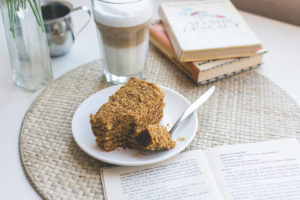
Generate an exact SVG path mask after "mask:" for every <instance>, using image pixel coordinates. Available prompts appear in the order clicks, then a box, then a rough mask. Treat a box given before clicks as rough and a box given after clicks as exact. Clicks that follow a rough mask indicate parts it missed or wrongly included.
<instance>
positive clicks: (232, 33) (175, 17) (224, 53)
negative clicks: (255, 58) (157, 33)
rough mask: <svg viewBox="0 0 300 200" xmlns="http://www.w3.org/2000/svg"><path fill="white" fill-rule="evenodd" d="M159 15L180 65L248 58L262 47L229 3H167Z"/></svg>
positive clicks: (211, 0) (217, 0)
mask: <svg viewBox="0 0 300 200" xmlns="http://www.w3.org/2000/svg"><path fill="white" fill-rule="evenodd" d="M159 14H160V17H161V19H162V21H163V24H164V26H165V29H166V31H167V33H168V36H169V38H170V40H171V42H172V46H173V48H174V50H175V54H176V56H177V58H178V60H179V61H181V62H187V61H199V60H210V59H221V58H234V57H242V56H250V55H254V54H255V53H256V50H257V48H258V47H260V46H261V42H260V41H259V40H258V39H257V37H256V36H255V35H254V33H253V32H252V30H251V29H250V28H249V27H248V25H247V24H246V23H245V21H244V20H243V19H242V17H241V16H240V14H239V13H238V11H237V10H236V8H235V7H234V6H233V5H232V3H231V2H230V1H229V0H198V1H176V2H166V3H163V4H161V5H160V9H159Z"/></svg>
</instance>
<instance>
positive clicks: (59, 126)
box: [19, 48, 300, 199]
mask: <svg viewBox="0 0 300 200" xmlns="http://www.w3.org/2000/svg"><path fill="white" fill-rule="evenodd" d="M101 66H102V65H101V62H100V60H97V61H94V62H91V63H88V64H86V65H83V66H81V67H78V68H76V69H74V70H73V71H70V72H69V73H67V74H65V75H64V76H62V77H61V78H59V79H57V80H56V81H54V82H53V83H52V84H51V85H50V86H49V87H48V88H46V89H45V90H44V91H43V93H42V94H40V96H39V97H38V98H37V99H36V100H35V101H34V103H33V104H32V106H31V107H30V109H29V110H28V112H27V114H26V116H25V118H24V121H23V125H22V128H21V133H20V141H19V142H20V144H19V149H20V157H21V160H22V164H23V167H24V171H25V172H26V174H27V177H28V179H29V180H30V182H31V183H32V185H33V187H34V188H35V189H36V190H37V191H38V193H39V194H40V195H41V196H42V197H43V198H45V199H104V197H103V189H102V184H101V182H100V173H99V169H100V167H102V166H107V165H108V164H105V163H103V162H100V161H97V160H95V159H93V158H91V157H89V156H88V155H87V154H85V153H84V152H83V151H81V150H80V149H79V147H78V146H77V145H76V143H75V141H74V140H73V137H72V131H71V122H72V116H73V114H74V112H75V110H76V108H77V107H78V106H79V105H80V104H81V103H82V102H83V101H84V100H85V99H86V98H87V97H88V96H90V95H91V94H93V93H95V92H97V91H99V90H101V89H103V88H106V87H108V86H110V85H111V84H108V83H106V82H105V78H104V76H103V72H102V71H103V70H102V67H101ZM147 66H148V73H147V80H148V81H151V82H154V83H157V84H159V85H162V86H166V87H169V88H172V89H174V90H176V91H178V92H180V93H181V94H183V95H184V96H185V97H187V98H188V99H189V100H190V101H194V100H195V99H196V98H197V97H198V96H199V95H200V94H201V93H202V92H203V91H205V90H206V89H208V87H210V86H211V85H212V84H214V85H215V86H216V91H215V94H214V95H213V96H212V98H210V100H209V101H208V102H207V103H206V104H204V106H202V107H201V108H200V110H199V112H198V118H199V131H198V134H197V135H196V137H195V139H194V140H193V142H192V143H191V145H190V146H189V147H188V148H187V149H186V150H190V149H206V148H210V147H213V146H217V145H222V144H235V143H244V142H256V141H263V140H272V139H278V138H290V137H296V138H298V139H300V109H299V107H298V106H297V104H296V103H295V102H294V101H293V100H292V99H291V98H290V97H289V96H287V94H286V93H285V92H284V91H282V90H281V89H280V88H279V87H278V86H276V85H275V84H273V83H272V82H271V81H269V80H268V79H267V78H265V77H263V76H262V75H260V74H258V73H257V72H255V71H253V70H252V71H248V72H244V73H242V74H238V75H234V76H231V77H228V78H226V79H223V80H219V81H216V82H213V83H211V84H207V85H203V86H197V85H195V84H194V83H193V82H192V81H191V80H190V79H188V78H187V77H186V76H185V75H184V74H182V73H181V72H180V71H179V70H178V69H177V68H176V67H175V66H173V65H172V64H171V63H170V62H169V61H168V60H167V59H165V58H164V57H163V56H161V55H160V54H159V53H158V52H157V51H155V50H154V49H153V48H150V51H149V56H148V64H147ZM178 106H180V105H178Z"/></svg>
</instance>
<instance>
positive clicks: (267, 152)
mask: <svg viewBox="0 0 300 200" xmlns="http://www.w3.org/2000/svg"><path fill="white" fill-rule="evenodd" d="M205 153H206V155H207V159H208V162H209V165H210V169H211V172H212V174H213V175H214V176H215V180H216V182H217V185H218V187H219V190H220V191H221V193H222V195H223V197H224V199H226V200H227V199H228V200H230V199H233V200H238V199H239V200H250V199H251V200H264V199H268V200H269V199H272V200H286V199H289V200H299V199H300V145H299V143H298V141H297V140H296V139H285V140H276V141H268V142H261V143H250V144H238V145H228V146H222V147H216V148H213V149H210V150H208V151H206V152H205Z"/></svg>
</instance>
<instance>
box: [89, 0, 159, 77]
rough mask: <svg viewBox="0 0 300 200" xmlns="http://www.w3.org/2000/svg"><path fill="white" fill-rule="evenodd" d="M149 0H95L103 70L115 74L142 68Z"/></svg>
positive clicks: (150, 9)
mask: <svg viewBox="0 0 300 200" xmlns="http://www.w3.org/2000/svg"><path fill="white" fill-rule="evenodd" d="M150 1H151V0H107V1H99V0H96V1H94V7H93V10H94V18H95V22H96V24H97V27H98V29H99V31H100V35H101V41H102V46H103V48H102V49H103V53H104V55H105V61H106V68H105V70H107V71H109V72H110V73H112V74H114V75H117V76H134V75H136V74H139V73H141V72H142V71H143V68H144V65H145V63H146V62H145V61H146V55H147V53H146V52H147V49H148V40H149V23H150V20H151V17H152V13H153V7H152V4H151V2H150ZM107 2H110V3H107Z"/></svg>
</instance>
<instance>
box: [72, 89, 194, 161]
mask: <svg viewBox="0 0 300 200" xmlns="http://www.w3.org/2000/svg"><path fill="white" fill-rule="evenodd" d="M122 85H123V84H118V85H112V86H109V87H106V88H103V89H101V90H99V91H97V92H95V93H93V94H91V95H90V96H89V97H87V98H86V99H84V100H83V101H82V102H81V103H80V105H79V106H78V107H77V108H76V110H75V112H74V114H73V116H72V136H73V139H74V140H75V142H76V144H77V145H78V147H79V148H80V149H81V150H82V151H83V152H85V153H86V154H88V155H89V156H91V157H92V158H94V159H96V160H99V161H102V162H105V163H109V164H113V165H119V166H145V165H150V164H156V163H159V162H162V161H165V160H168V159H171V158H172V157H174V156H176V155H177V154H179V153H181V152H182V151H183V150H184V149H186V147H187V146H188V145H190V143H191V142H192V141H193V139H194V138H195V135H196V132H197V130H198V116H197V114H196V112H194V113H192V114H191V115H190V116H189V117H188V118H190V117H192V116H194V117H195V121H196V124H195V127H196V128H195V131H193V133H192V134H191V136H190V137H189V138H188V139H187V140H186V145H183V146H181V147H180V148H179V149H178V150H177V151H175V152H173V153H171V154H166V155H165V156H162V157H158V158H156V159H151V160H147V161H134V162H128V161H127V162H124V161H120V162H118V161H116V160H110V159H106V158H102V157H101V158H99V157H97V156H96V155H94V154H92V153H91V152H89V151H88V150H86V149H85V147H83V146H82V145H81V143H80V141H78V138H76V136H75V134H74V126H73V124H74V119H75V115H76V113H77V111H78V110H79V108H80V107H81V106H82V105H83V104H84V102H85V101H87V100H88V99H90V98H92V97H93V96H94V95H97V94H98V93H101V92H103V91H105V90H110V89H112V88H116V89H118V88H120V87H121V86H122ZM158 87H160V88H161V89H163V90H169V91H170V92H173V93H175V94H176V95H177V96H180V97H181V98H182V99H183V100H184V101H185V102H187V103H188V106H190V105H191V102H190V101H189V100H188V99H187V98H186V97H185V96H183V95H182V94H180V93H179V92H177V91H175V90H173V89H171V88H168V87H164V86H161V85H158ZM118 148H122V147H118ZM118 148H117V149H118ZM175 148H176V147H175ZM130 150H131V149H130ZM99 151H102V152H105V151H104V150H99ZM166 151H167V150H166Z"/></svg>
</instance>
